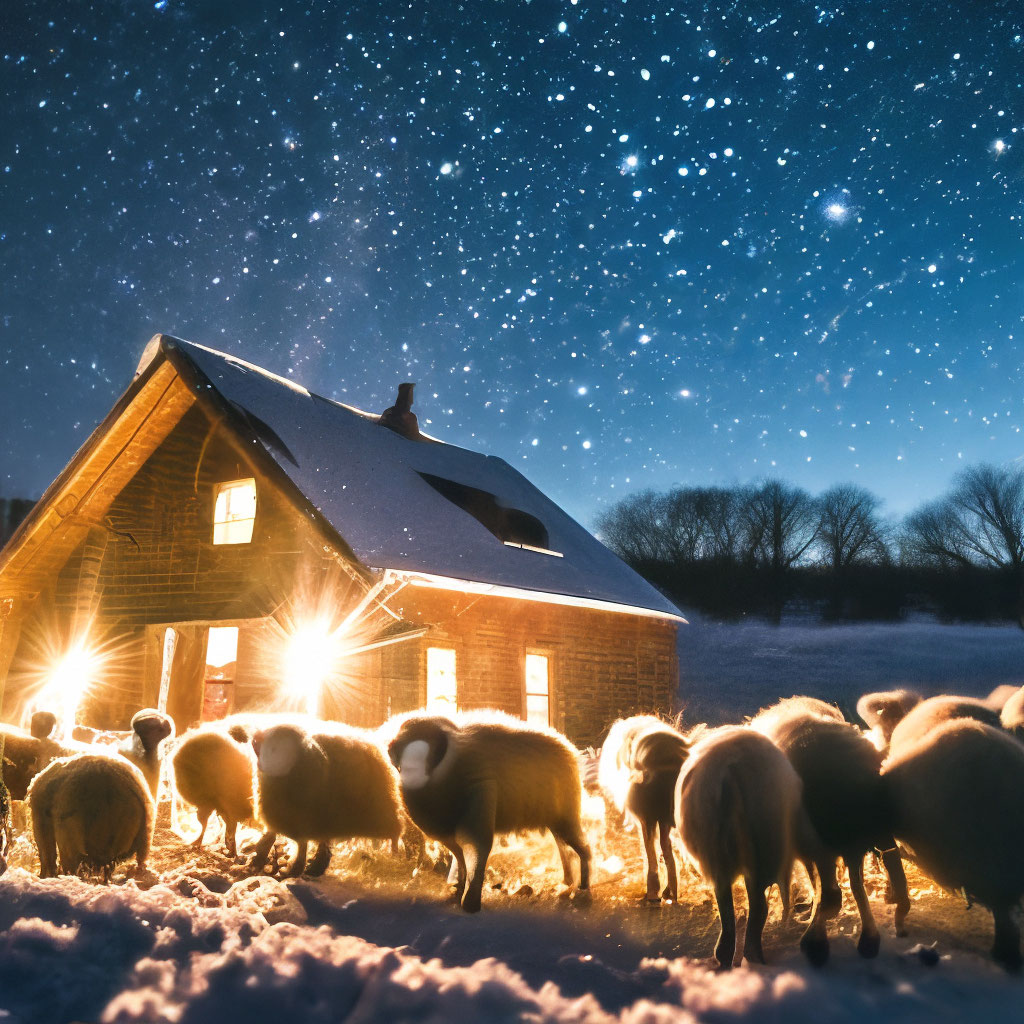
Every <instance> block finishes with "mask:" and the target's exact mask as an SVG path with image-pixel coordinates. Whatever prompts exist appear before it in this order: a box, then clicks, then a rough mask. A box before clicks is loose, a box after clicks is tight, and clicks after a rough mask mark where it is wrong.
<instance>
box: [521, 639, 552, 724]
mask: <svg viewBox="0 0 1024 1024" xmlns="http://www.w3.org/2000/svg"><path fill="white" fill-rule="evenodd" d="M526 720H527V722H529V723H530V725H550V724H551V704H550V695H549V693H548V659H547V658H546V657H545V656H544V655H543V654H528V655H527V656H526Z"/></svg>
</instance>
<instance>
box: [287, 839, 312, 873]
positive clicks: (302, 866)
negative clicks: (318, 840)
mask: <svg viewBox="0 0 1024 1024" xmlns="http://www.w3.org/2000/svg"><path fill="white" fill-rule="evenodd" d="M308 848H309V843H308V842H307V841H306V840H305V839H296V840H295V860H293V861H292V862H291V864H290V865H289V866H288V868H287V869H286V870H285V871H283V872H282V874H281V877H282V878H298V877H299V876H300V875H301V874H302V873H303V872H304V871H305V870H306V851H307V850H308Z"/></svg>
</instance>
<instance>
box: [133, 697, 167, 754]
mask: <svg viewBox="0 0 1024 1024" xmlns="http://www.w3.org/2000/svg"><path fill="white" fill-rule="evenodd" d="M132 731H133V732H134V733H135V735H136V736H138V738H139V742H140V743H141V744H142V749H143V750H144V751H146V753H147V754H148V753H150V752H151V751H154V750H156V749H157V747H159V746H160V744H161V742H163V740H165V739H167V738H168V737H171V736H173V735H174V722H172V721H171V719H169V718H168V717H167V716H166V715H165V714H163V713H162V712H160V711H157V710H156V709H155V708H143V709H142V711H137V712H136V713H135V714H134V715H133V716H132Z"/></svg>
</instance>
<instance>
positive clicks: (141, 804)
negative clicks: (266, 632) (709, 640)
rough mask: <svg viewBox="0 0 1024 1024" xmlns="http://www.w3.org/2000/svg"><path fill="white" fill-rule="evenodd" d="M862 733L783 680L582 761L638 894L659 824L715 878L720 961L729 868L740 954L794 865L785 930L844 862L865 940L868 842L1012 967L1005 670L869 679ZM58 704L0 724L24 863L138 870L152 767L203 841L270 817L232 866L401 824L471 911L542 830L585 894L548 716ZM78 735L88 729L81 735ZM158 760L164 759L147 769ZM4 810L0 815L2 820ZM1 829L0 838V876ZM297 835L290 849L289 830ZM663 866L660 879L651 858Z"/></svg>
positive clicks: (726, 939) (558, 744) (758, 933)
mask: <svg viewBox="0 0 1024 1024" xmlns="http://www.w3.org/2000/svg"><path fill="white" fill-rule="evenodd" d="M857 710H858V714H859V715H860V716H861V718H862V719H863V720H864V721H865V722H866V723H867V725H868V727H869V730H870V731H867V732H865V731H863V730H862V729H860V728H859V727H858V726H856V725H853V724H851V723H849V722H847V721H846V720H845V719H844V717H843V715H842V713H841V712H840V711H839V710H838V709H837V708H836V707H834V706H832V705H829V704H826V703H824V702H822V701H819V700H816V699H813V698H809V697H792V698H788V699H786V700H782V701H780V702H779V703H778V704H776V705H774V706H772V707H770V708H767V709H765V710H764V711H762V712H760V713H759V714H758V715H756V716H755V717H754V718H753V719H752V720H750V721H749V722H747V723H745V724H744V725H735V726H725V727H722V728H718V729H705V728H704V727H703V726H699V727H697V728H696V729H692V730H690V731H689V732H688V733H685V734H684V733H682V732H680V731H679V730H678V729H677V728H675V727H673V726H672V725H671V724H669V723H667V722H665V721H663V720H661V719H659V718H656V717H653V716H648V715H640V716H634V717H632V718H627V719H623V720H620V721H618V722H615V723H614V724H613V725H612V727H611V729H610V731H609V732H608V735H607V738H606V740H605V743H604V746H603V747H602V750H601V752H600V758H599V761H598V763H597V766H596V767H597V771H596V776H597V783H598V785H599V787H600V789H601V790H602V791H603V792H604V794H605V795H606V796H607V797H608V798H609V799H610V800H611V801H612V802H614V803H615V804H616V805H617V806H618V808H619V810H620V811H621V812H623V813H625V814H627V815H628V816H629V817H631V818H632V819H633V820H634V821H635V822H636V823H637V825H638V826H639V831H640V834H641V837H642V841H643V850H644V858H645V864H646V898H647V899H648V900H651V901H658V900H660V899H662V898H665V899H669V900H675V899H676V898H677V895H678V880H677V869H676V863H675V856H674V853H673V847H672V842H671V838H670V833H671V830H672V829H673V828H676V829H677V830H678V833H679V837H680V838H681V840H682V843H683V846H684V847H685V849H686V851H687V854H688V856H689V857H690V858H691V859H692V861H693V862H694V863H695V864H696V865H697V867H698V868H699V870H700V872H701V873H702V875H703V876H704V878H705V879H706V880H707V881H708V882H709V883H710V885H711V886H712V888H713V890H714V893H715V897H716V901H717V905H718V912H719V917H720V923H721V934H720V936H719V939H718V942H717V945H716V947H715V957H716V959H717V960H718V963H719V964H720V965H721V966H722V967H731V966H732V964H733V960H734V956H735V947H736V926H735V910H734V906H733V884H734V882H735V881H736V880H737V879H742V880H743V882H744V883H745V887H746V894H747V904H748V913H747V927H746V934H745V939H744V945H743V954H744V955H745V956H746V957H747V958H748V960H751V961H757V962H764V953H763V950H762V931H763V928H764V924H765V921H766V918H767V914H768V903H767V893H768V890H769V889H770V888H771V887H772V886H773V885H777V886H778V887H779V892H780V894H781V896H782V902H783V908H784V913H785V914H788V912H789V897H790V875H791V871H792V868H793V865H794V863H795V862H796V861H799V862H801V863H802V864H803V865H804V867H805V869H806V871H807V875H808V878H809V879H810V880H811V883H812V886H813V889H814V898H813V905H812V909H811V914H810V919H809V921H810V923H809V924H808V925H807V928H806V930H805V931H804V934H803V936H802V938H801V940H800V945H801V948H802V949H803V951H804V953H805V954H806V956H807V957H808V959H809V960H810V961H811V962H812V963H814V964H822V963H824V962H825V960H826V959H827V958H828V951H829V944H828V935H827V930H826V922H827V920H828V919H829V918H831V917H834V916H836V915H837V914H838V913H839V910H840V908H841V904H842V895H841V892H840V889H839V884H838V881H837V860H838V858H840V857H841V858H842V860H843V862H844V863H845V865H846V868H847V871H848V877H849V886H850V890H851V894H852V896H853V898H854V901H855V902H856V905H857V908H858V911H859V913H860V918H861V931H860V937H859V941H858V947H857V948H858V950H859V952H860V953H861V954H862V955H863V956H868V957H870V956H874V955H876V954H877V953H878V950H879V945H880V936H879V930H878V926H877V925H876V923H875V921H874V918H873V916H872V912H871V906H870V902H869V900H868V897H867V894H866V892H865V888H864V877H863V861H864V857H865V856H866V855H867V854H868V853H869V852H871V851H876V852H877V853H878V854H879V855H880V857H881V861H882V864H883V866H884V868H885V871H886V873H887V876H888V880H889V891H888V893H887V899H888V901H889V902H891V903H894V904H895V915H894V923H895V928H896V931H897V933H898V934H904V933H905V925H904V920H905V918H906V916H907V914H908V913H909V911H910V899H909V894H908V888H907V880H906V876H905V874H904V871H903V864H902V860H901V854H904V855H909V856H912V857H913V858H914V860H915V861H916V862H917V864H918V865H919V866H920V868H921V869H922V870H923V871H924V872H925V873H927V874H928V875H930V876H931V877H932V878H934V879H935V880H936V881H937V882H938V883H939V884H941V885H942V886H944V887H946V888H948V889H952V890H958V891H963V892H964V893H966V894H967V895H968V896H969V897H970V898H973V899H975V900H977V901H978V902H979V903H981V904H983V905H984V906H986V907H988V908H989V909H990V910H991V912H992V915H993V918H994V922H995V943H994V945H993V949H992V955H993V957H994V958H995V959H996V960H997V961H998V962H1000V963H1001V964H1003V965H1004V966H1005V967H1007V968H1008V969H1013V970H1017V969H1019V968H1020V967H1021V951H1020V932H1019V929H1018V927H1017V925H1016V923H1015V921H1014V917H1013V914H1014V911H1015V909H1016V908H1017V906H1018V904H1019V903H1020V900H1021V897H1022V895H1024V858H1022V857H1021V856H1020V851H1021V849H1022V848H1024V815H1022V814H1021V813H1020V809H1019V800H1020V793H1021V792H1022V791H1024V744H1022V743H1021V742H1020V740H1019V738H1018V736H1019V735H1021V733H1022V732H1024V688H1021V689H1020V690H1016V689H1015V688H1009V687H1002V688H1000V689H999V690H998V691H996V692H995V693H993V694H992V695H991V696H990V697H989V698H988V700H984V701H982V700H975V699H972V698H964V697H952V696H945V697H931V698H928V699H924V700H922V699H921V698H920V697H919V696H917V695H915V694H911V693H909V692H907V691H902V690H900V691H893V692H890V693H880V694H869V695H867V696H865V697H863V698H862V699H861V700H860V702H859V703H858V706H857ZM54 725H55V719H54V716H53V715H51V714H48V713H46V712H37V713H36V714H35V715H34V716H33V717H32V720H31V723H30V725H29V728H28V729H19V728H17V727H14V726H0V739H2V741H3V777H4V781H5V783H6V787H7V790H8V792H9V794H10V796H11V798H12V799H14V800H26V799H27V801H28V805H29V807H30V809H31V818H32V829H33V836H34V839H35V843H36V847H37V850H38V854H39V863H40V874H41V876H42V877H50V876H54V875H56V873H57V871H58V858H59V864H60V868H61V870H63V871H65V872H70V873H76V872H79V871H81V870H83V869H86V868H88V869H92V870H99V871H102V872H103V874H104V877H109V872H110V870H111V868H112V867H113V866H114V865H115V864H117V863H118V862H120V861H123V860H128V859H131V858H135V859H136V861H137V864H138V867H139V868H140V869H145V867H146V860H147V857H148V856H149V852H150V845H151V842H152V835H153V829H154V823H155V817H156V811H155V807H156V797H157V793H158V789H159V786H160V781H161V777H162V774H163V775H167V776H169V777H170V778H171V779H173V785H174V787H175V788H176V790H177V793H178V794H179V795H180V796H181V797H182V798H183V799H184V800H186V801H188V802H189V803H191V804H193V805H194V806H195V807H196V810H197V813H198V818H199V822H200V825H201V829H202V830H201V832H200V835H199V837H198V839H197V840H196V842H195V845H196V846H197V847H198V846H201V845H202V843H203V840H204V837H205V834H206V829H207V824H208V822H209V818H210V817H211V815H212V814H213V813H214V812H216V813H217V814H218V815H219V816H220V817H221V818H222V820H223V821H224V824H225V834H226V844H227V847H228V852H229V854H230V855H231V856H232V857H234V856H235V855H236V851H237V847H236V829H237V826H238V824H239V823H241V822H245V821H257V822H259V823H260V824H261V825H262V827H263V828H264V829H265V832H264V834H263V837H262V838H261V839H260V841H259V843H258V844H257V847H256V852H255V856H254V858H253V860H252V863H251V869H252V870H254V871H262V870H264V868H265V865H266V861H267V858H268V855H269V854H270V851H271V849H272V847H273V844H274V842H275V840H276V838H277V836H278V835H283V836H286V837H288V838H289V839H291V840H293V841H294V842H295V843H296V844H297V853H296V856H295V858H294V860H293V861H292V863H291V865H290V866H289V869H288V872H287V873H288V874H290V875H297V874H302V873H305V874H307V875H313V876H315V875H320V874H323V872H324V871H326V869H327V867H328V865H329V863H330V858H331V842H332V841H334V840H343V839H352V838H357V837H363V838H372V839H380V840H390V841H391V843H392V845H393V848H395V849H397V847H398V844H399V842H402V843H404V845H405V847H406V850H407V851H408V852H412V853H414V854H418V853H421V852H422V849H423V841H424V836H426V837H429V838H430V839H433V840H435V841H436V842H439V843H441V844H442V845H443V846H445V847H446V848H447V849H448V850H449V851H451V853H452V857H453V864H452V870H453V872H455V871H456V870H457V881H456V890H455V898H456V899H457V900H458V901H459V903H460V904H461V906H462V907H463V909H465V910H467V911H477V910H479V909H480V905H481V895H482V889H483V883H484V870H485V867H486V863H487V859H488V857H489V855H490V852H491V847H492V844H493V842H494V838H495V836H500V835H504V834H508V833H513V832H521V831H531V830H538V831H545V830H546V831H550V832H551V834H552V836H553V837H554V839H555V843H556V845H557V848H558V852H559V856H560V858H561V864H562V870H563V876H564V880H565V883H566V885H567V886H572V885H573V883H574V870H573V869H574V865H575V860H578V861H579V881H578V886H577V890H576V891H577V894H578V895H579V896H583V897H585V896H586V895H587V894H588V892H589V883H590V861H591V852H590V847H589V845H588V842H587V838H586V835H585V833H584V829H583V824H582V820H581V806H582V797H583V786H582V784H581V763H582V761H583V758H582V756H581V754H580V752H579V751H577V749H576V748H575V747H574V746H573V745H572V744H571V743H569V741H568V740H566V739H565V737H563V736H561V735H560V734H559V733H557V732H555V731H554V730H552V729H544V728H537V727H534V726H530V725H527V724H526V723H524V722H521V721H519V720H517V719H512V718H509V717H507V716H505V715H502V714H500V713H497V712H476V713H460V714H457V715H453V716H452V717H444V716H438V715H430V714H427V713H425V712H417V713H413V714H408V715H403V716H399V717H397V718H395V719H392V720H391V721H389V722H387V723H385V725H384V726H382V727H381V728H380V729H378V730H377V731H376V732H370V731H366V730H360V729H355V728H350V727H347V726H344V725H341V724H339V723H335V722H323V721H318V720H315V719H310V718H305V717H301V716H288V715H258V714H250V715H245V714H239V715H235V716H232V717H231V718H228V719H225V720H224V721H221V722H218V723H213V724H208V725H204V726H202V727H200V728H198V729H195V730H191V731H189V732H187V733H186V734H185V735H184V736H182V737H180V738H178V739H177V740H175V739H174V738H173V732H174V730H173V725H172V723H171V721H170V719H168V718H167V717H166V716H165V715H163V714H161V713H160V712H158V711H154V710H152V709H146V710H144V711H140V712H139V713H138V714H136V715H135V717H134V718H133V719H132V723H131V726H132V728H131V731H130V732H128V733H125V734H100V735H92V734H91V733H90V731H89V730H78V731H76V734H77V737H78V738H77V741H76V742H75V743H73V744H71V745H62V744H60V743H57V742H55V741H54V740H52V739H51V738H50V734H51V733H52V731H53V728H54ZM86 741H88V742H86ZM165 757H168V759H169V761H170V764H171V765H172V766H173V770H172V771H167V772H164V771H163V770H162V761H163V759H164V758H165ZM3 810H4V809H3V808H2V807H0V818H2V817H3ZM4 838H6V842H9V841H10V825H9V823H6V824H5V837H0V870H2V869H3V867H4V864H3V862H2V854H3V851H4V845H2V844H3V842H4ZM310 842H314V843H315V844H316V849H315V852H314V854H313V856H312V858H311V859H309V860H307V851H308V844H309V843H310ZM656 843H657V845H658V846H660V852H661V855H662V859H663V860H664V863H665V872H666V884H665V886H664V888H663V889H662V888H661V884H660V871H659V863H658V853H657V850H656Z"/></svg>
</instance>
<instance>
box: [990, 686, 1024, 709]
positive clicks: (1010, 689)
mask: <svg viewBox="0 0 1024 1024" xmlns="http://www.w3.org/2000/svg"><path fill="white" fill-rule="evenodd" d="M1019 690H1020V686H1019V685H1017V684H1015V683H1000V684H999V685H998V686H997V687H996V688H995V689H994V690H993V691H992V692H991V693H990V694H989V695H988V696H987V697H986V698H985V703H986V704H987V705H988V706H989V707H990V708H991V709H992V710H993V711H1002V710H1003V708H1004V707H1005V706H1006V702H1007V701H1008V700H1009V699H1010V698H1011V697H1013V696H1015V695H1016V694H1017V693H1018V692H1019Z"/></svg>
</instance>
